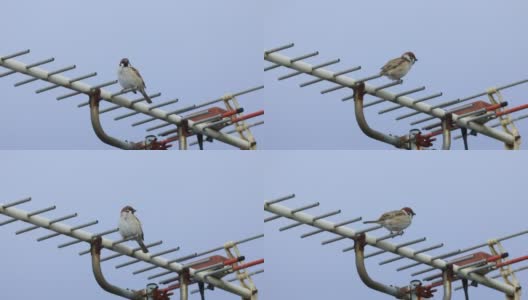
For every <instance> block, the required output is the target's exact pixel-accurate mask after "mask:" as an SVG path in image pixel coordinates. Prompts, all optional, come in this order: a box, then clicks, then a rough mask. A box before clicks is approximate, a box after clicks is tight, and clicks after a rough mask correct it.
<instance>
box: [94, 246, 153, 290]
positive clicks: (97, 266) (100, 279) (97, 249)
mask: <svg viewBox="0 0 528 300" xmlns="http://www.w3.org/2000/svg"><path fill="white" fill-rule="evenodd" d="M101 243H102V239H101V237H100V236H99V237H96V238H94V239H93V240H92V242H91V248H90V253H91V254H92V271H93V274H94V276H95V280H96V281H97V283H98V284H99V286H100V287H101V288H102V289H103V290H105V291H107V292H109V293H111V294H114V295H117V296H121V297H123V298H127V299H132V300H145V297H144V296H143V293H142V292H138V291H133V290H128V289H122V288H120V287H117V286H115V285H112V284H110V283H109V282H108V281H106V279H105V278H104V275H103V272H102V271H101Z"/></svg>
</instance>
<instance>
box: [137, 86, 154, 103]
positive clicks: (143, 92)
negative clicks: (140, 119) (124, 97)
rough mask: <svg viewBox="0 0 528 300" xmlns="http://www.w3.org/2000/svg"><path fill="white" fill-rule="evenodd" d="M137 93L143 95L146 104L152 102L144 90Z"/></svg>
mask: <svg viewBox="0 0 528 300" xmlns="http://www.w3.org/2000/svg"><path fill="white" fill-rule="evenodd" d="M139 92H140V93H141V95H143V97H144V98H145V100H147V102H148V103H152V100H151V99H150V97H149V96H148V95H147V93H145V90H144V89H140V90H139Z"/></svg>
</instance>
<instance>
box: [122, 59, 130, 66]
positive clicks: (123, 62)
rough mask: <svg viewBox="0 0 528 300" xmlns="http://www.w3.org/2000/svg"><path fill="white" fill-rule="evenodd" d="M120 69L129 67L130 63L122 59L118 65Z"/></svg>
mask: <svg viewBox="0 0 528 300" xmlns="http://www.w3.org/2000/svg"><path fill="white" fill-rule="evenodd" d="M119 65H120V66H121V67H128V65H130V61H128V58H123V59H122V60H121V62H120V63H119Z"/></svg>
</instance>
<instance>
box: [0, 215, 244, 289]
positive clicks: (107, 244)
mask: <svg viewBox="0 0 528 300" xmlns="http://www.w3.org/2000/svg"><path fill="white" fill-rule="evenodd" d="M0 213H1V214H4V215H6V216H9V217H12V218H14V219H17V220H21V221H24V222H26V223H29V224H33V225H37V226H39V227H42V228H46V229H48V230H51V231H54V232H57V233H59V234H62V235H65V236H69V237H72V238H75V239H79V240H82V241H84V242H87V243H90V242H91V241H92V238H94V237H95V236H94V235H93V234H92V233H89V232H87V231H84V230H72V228H73V227H71V226H69V225H66V224H62V223H54V224H51V225H50V221H49V220H48V219H47V218H44V217H41V216H38V215H37V216H33V217H31V218H28V217H27V212H26V211H24V210H21V209H18V208H15V207H10V208H4V207H3V206H1V205H0ZM114 243H115V242H114V241H112V240H109V239H105V238H103V239H102V241H101V247H102V248H106V249H110V250H113V251H115V252H117V253H121V254H123V255H126V256H129V257H132V258H137V259H140V260H142V261H143V262H146V263H149V264H152V265H154V266H157V267H160V268H163V269H166V270H171V271H173V272H176V273H180V272H181V271H182V265H181V264H180V263H178V262H171V263H169V261H168V260H167V259H165V258H163V257H159V256H158V257H151V255H149V254H148V253H143V252H142V251H135V252H134V251H133V249H131V248H130V247H128V246H125V245H123V244H116V245H114ZM189 272H190V275H191V276H192V277H193V278H195V279H196V280H199V281H203V282H206V283H210V284H212V285H214V286H215V287H218V288H220V289H222V290H226V291H228V292H230V293H233V294H236V295H239V296H243V297H250V296H251V291H250V290H249V289H247V288H245V287H241V286H238V285H235V284H231V283H229V282H225V281H223V280H221V279H218V278H215V277H207V278H205V276H204V275H203V274H201V273H200V272H196V271H195V270H194V269H190V270H189Z"/></svg>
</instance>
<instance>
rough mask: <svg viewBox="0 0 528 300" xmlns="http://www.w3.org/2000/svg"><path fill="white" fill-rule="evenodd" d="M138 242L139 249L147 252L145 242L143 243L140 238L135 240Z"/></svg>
mask: <svg viewBox="0 0 528 300" xmlns="http://www.w3.org/2000/svg"><path fill="white" fill-rule="evenodd" d="M137 242H138V244H139V247H141V250H142V251H143V252H144V253H148V252H149V251H148V249H147V247H146V246H145V244H144V243H143V241H142V240H141V239H138V240H137Z"/></svg>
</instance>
